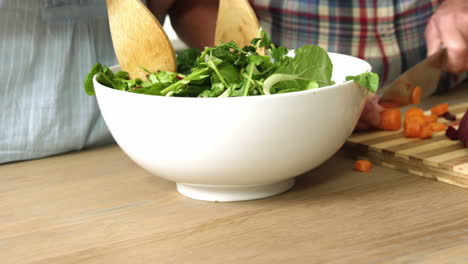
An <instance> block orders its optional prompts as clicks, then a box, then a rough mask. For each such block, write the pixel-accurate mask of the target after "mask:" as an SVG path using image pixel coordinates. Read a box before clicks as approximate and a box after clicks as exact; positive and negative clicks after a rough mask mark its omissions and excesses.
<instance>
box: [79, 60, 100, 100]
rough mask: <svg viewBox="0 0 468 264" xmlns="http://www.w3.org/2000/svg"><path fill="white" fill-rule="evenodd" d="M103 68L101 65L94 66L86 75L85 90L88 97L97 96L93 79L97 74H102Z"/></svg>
mask: <svg viewBox="0 0 468 264" xmlns="http://www.w3.org/2000/svg"><path fill="white" fill-rule="evenodd" d="M102 70H103V67H102V65H101V64H100V63H96V64H94V66H93V67H92V68H91V70H90V71H89V73H88V74H87V75H86V78H85V81H84V89H85V91H86V93H87V94H88V95H95V94H96V92H95V91H94V84H93V78H94V76H95V75H96V74H98V73H100V72H102Z"/></svg>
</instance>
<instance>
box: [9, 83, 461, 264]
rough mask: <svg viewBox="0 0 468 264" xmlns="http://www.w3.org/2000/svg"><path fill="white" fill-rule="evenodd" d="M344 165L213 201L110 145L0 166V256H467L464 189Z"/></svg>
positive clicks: (455, 96) (404, 259)
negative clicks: (263, 191)
mask: <svg viewBox="0 0 468 264" xmlns="http://www.w3.org/2000/svg"><path fill="white" fill-rule="evenodd" d="M464 98H465V99H464ZM466 98H468V89H466V85H465V89H458V90H456V91H454V92H452V93H450V94H448V95H446V96H444V97H434V98H430V99H429V100H428V102H427V104H428V105H430V104H433V103H434V102H437V101H444V100H447V101H449V102H457V101H458V102H460V101H462V100H465V101H466V100H467V99H466ZM352 166H353V161H352V160H351V159H350V158H347V157H345V156H342V155H341V154H337V155H335V156H334V157H333V158H331V159H330V160H329V161H327V162H326V163H325V164H323V165H322V166H320V167H319V168H317V169H315V170H313V171H311V172H309V173H307V174H306V175H303V176H300V177H299V178H298V179H297V183H296V186H295V187H294V188H293V189H292V190H290V191H288V192H286V193H284V194H282V195H279V196H275V197H272V198H267V199H263V200H256V201H249V202H235V203H212V202H203V201H197V200H192V199H189V198H186V197H184V196H182V195H180V194H178V193H177V191H176V189H175V184H174V183H172V182H169V181H166V180H163V179H160V178H158V177H155V176H152V175H150V174H149V173H147V172H146V171H144V170H143V169H141V168H140V167H138V166H137V165H136V164H134V163H133V162H132V161H131V160H129V159H128V158H127V157H126V156H125V154H124V153H123V152H122V151H121V150H120V149H119V148H118V147H117V146H109V147H104V148H99V149H94V150H88V151H83V152H79V153H72V154H67V155H61V156H56V157H51V158H47V159H42V160H34V161H27V162H18V163H12V164H6V165H2V166H0V263H2V264H7V263H8V264H9V263H14V264H19V263H47V264H53V263H112V264H114V263H468V190H466V189H462V188H459V187H454V186H451V185H448V184H444V183H440V182H436V181H432V180H428V179H424V178H421V177H418V176H413V175H410V174H406V173H402V172H399V171H395V170H391V169H387V168H383V167H378V166H377V167H375V168H374V170H373V171H372V172H370V173H358V172H354V171H353V170H352Z"/></svg>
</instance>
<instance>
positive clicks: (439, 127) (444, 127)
mask: <svg viewBox="0 0 468 264" xmlns="http://www.w3.org/2000/svg"><path fill="white" fill-rule="evenodd" d="M429 127H430V128H431V129H432V131H433V132H439V131H445V130H447V125H445V124H442V123H431V124H429Z"/></svg>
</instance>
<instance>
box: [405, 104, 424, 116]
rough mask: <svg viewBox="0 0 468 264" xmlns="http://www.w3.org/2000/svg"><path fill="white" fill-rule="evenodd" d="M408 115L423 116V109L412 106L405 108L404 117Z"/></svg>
mask: <svg viewBox="0 0 468 264" xmlns="http://www.w3.org/2000/svg"><path fill="white" fill-rule="evenodd" d="M409 116H424V111H423V110H422V109H421V108H417V107H412V108H410V109H408V110H406V113H405V118H407V117H409Z"/></svg>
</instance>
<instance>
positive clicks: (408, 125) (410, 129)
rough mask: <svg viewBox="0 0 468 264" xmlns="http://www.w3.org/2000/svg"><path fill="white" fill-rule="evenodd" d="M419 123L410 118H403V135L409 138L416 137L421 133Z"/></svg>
mask: <svg viewBox="0 0 468 264" xmlns="http://www.w3.org/2000/svg"><path fill="white" fill-rule="evenodd" d="M421 128H422V126H421V124H420V123H419V122H418V121H412V120H411V119H409V120H408V119H407V120H405V128H404V135H405V137H409V138H417V137H419V135H420V134H421Z"/></svg>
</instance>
